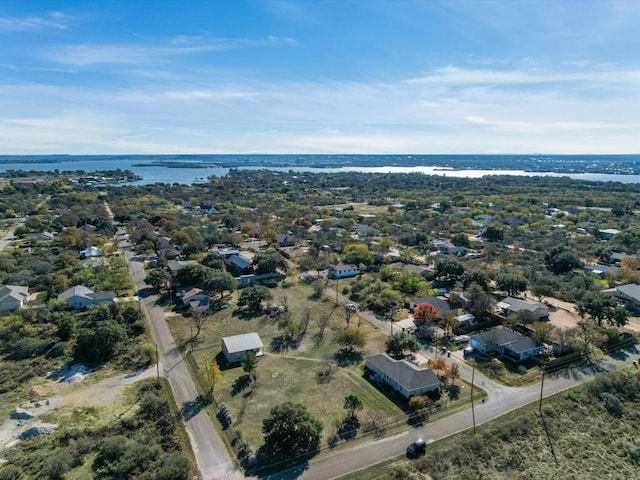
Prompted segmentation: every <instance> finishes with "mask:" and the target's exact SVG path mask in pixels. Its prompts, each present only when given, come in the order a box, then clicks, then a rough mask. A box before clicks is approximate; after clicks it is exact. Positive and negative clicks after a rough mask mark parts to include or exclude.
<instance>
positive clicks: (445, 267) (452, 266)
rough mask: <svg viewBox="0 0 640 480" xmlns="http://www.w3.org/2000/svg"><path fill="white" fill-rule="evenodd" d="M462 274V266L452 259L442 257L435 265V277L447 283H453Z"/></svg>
mask: <svg viewBox="0 0 640 480" xmlns="http://www.w3.org/2000/svg"><path fill="white" fill-rule="evenodd" d="M462 274H464V267H463V266H462V264H461V263H460V262H459V261H457V260H456V259H455V258H452V257H444V258H441V259H440V260H438V262H437V263H436V269H435V277H436V278H439V279H443V280H448V281H455V280H457V279H459V278H460V277H461V276H462Z"/></svg>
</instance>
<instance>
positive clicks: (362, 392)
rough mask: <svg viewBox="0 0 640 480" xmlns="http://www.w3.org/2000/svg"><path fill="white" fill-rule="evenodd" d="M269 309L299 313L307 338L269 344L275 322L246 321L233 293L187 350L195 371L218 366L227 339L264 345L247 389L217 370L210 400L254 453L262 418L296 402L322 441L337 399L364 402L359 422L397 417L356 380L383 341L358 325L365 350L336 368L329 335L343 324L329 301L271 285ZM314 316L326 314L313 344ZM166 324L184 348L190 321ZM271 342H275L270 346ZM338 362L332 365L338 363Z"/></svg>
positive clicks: (339, 411)
mask: <svg viewBox="0 0 640 480" xmlns="http://www.w3.org/2000/svg"><path fill="white" fill-rule="evenodd" d="M271 292H272V293H273V303H274V304H277V305H281V304H283V303H284V299H283V297H285V296H286V303H287V305H288V309H289V312H291V315H292V317H293V318H294V319H299V318H300V317H301V316H302V315H303V312H305V311H306V310H307V309H308V310H309V311H310V313H311V321H310V322H309V326H308V329H307V333H306V334H305V335H304V337H303V338H302V340H301V341H300V342H299V344H298V345H297V347H295V348H289V349H281V348H279V347H278V342H277V339H278V337H279V336H280V335H281V332H280V330H279V329H278V326H277V320H275V319H270V318H269V317H267V316H264V315H262V314H259V315H249V314H247V313H246V312H244V311H243V310H240V309H237V308H236V299H237V293H235V294H234V295H233V297H232V298H229V299H228V301H229V308H228V309H225V310H222V311H219V312H215V313H213V314H211V315H210V318H208V319H207V320H206V321H205V323H204V326H203V329H202V332H201V333H200V335H199V337H198V339H197V341H196V343H195V349H194V356H195V359H196V361H197V363H198V365H200V366H202V365H203V362H204V360H205V359H209V358H212V357H216V359H217V360H218V361H219V364H220V365H221V367H223V368H224V362H222V361H221V358H220V357H221V355H220V351H221V347H220V339H221V338H222V337H226V336H230V335H238V334H242V333H247V332H258V333H259V334H260V337H261V339H262V342H263V343H264V345H265V348H264V351H265V355H264V356H263V357H262V358H261V359H260V361H259V364H258V369H257V375H258V378H257V382H256V383H255V385H253V384H252V385H247V384H246V382H245V374H244V372H243V370H242V368H241V367H240V366H236V367H233V368H226V369H223V372H222V374H223V376H222V380H221V381H220V382H219V383H218V385H217V386H216V399H217V401H218V402H225V403H227V405H228V406H229V409H230V411H231V414H232V417H233V421H234V428H235V429H237V430H238V431H240V432H241V433H242V437H243V438H244V439H246V440H248V441H249V442H250V443H251V445H252V446H253V447H254V448H256V449H257V448H258V447H259V446H260V445H261V444H262V431H261V425H262V419H264V418H265V417H266V416H267V415H268V414H269V412H270V410H271V408H272V407H273V406H275V405H277V404H279V403H282V402H285V401H292V402H299V403H302V404H304V405H306V406H307V408H308V409H309V410H310V411H311V413H313V414H314V415H316V416H317V417H318V418H320V419H322V421H323V424H324V432H323V433H324V436H325V438H328V437H329V436H331V435H333V434H334V433H335V428H334V427H333V424H334V419H336V417H339V418H342V417H343V416H344V415H345V413H346V412H345V410H344V408H343V406H342V403H343V400H344V397H345V395H348V394H350V393H356V394H358V395H359V396H360V397H361V398H362V400H363V403H364V410H363V411H362V412H360V415H361V417H362V418H365V417H366V416H368V415H382V416H384V417H389V416H394V415H398V414H402V410H401V408H400V407H398V406H397V405H396V404H394V402H393V401H391V400H390V399H389V398H387V397H386V396H385V395H384V394H382V393H381V392H380V391H379V390H378V389H377V388H376V387H374V386H373V385H371V384H370V383H369V382H368V381H366V380H365V379H364V378H363V376H362V366H363V364H364V357H365V356H366V355H370V354H373V353H379V352H381V351H384V343H385V340H386V338H387V337H386V335H385V334H384V333H382V332H381V331H379V330H377V329H376V328H374V327H372V326H371V325H370V324H369V323H368V322H366V321H365V320H364V319H363V320H362V321H361V324H360V326H361V328H362V329H363V330H364V331H365V333H366V336H367V345H366V347H364V348H363V349H362V352H361V353H360V354H358V355H355V356H354V358H352V359H349V361H346V362H341V363H339V362H337V361H336V357H335V354H336V352H337V351H338V350H339V349H340V347H339V345H337V344H336V343H335V342H334V337H335V335H336V333H337V332H339V331H340V330H341V329H342V328H344V327H345V326H346V321H345V317H344V309H343V308H342V307H341V306H336V304H335V303H334V301H333V300H332V299H329V298H327V297H326V296H325V297H322V298H320V299H317V298H315V297H314V296H313V289H312V288H311V287H310V286H308V285H305V284H303V283H295V284H293V285H290V286H288V287H286V288H282V287H281V286H278V287H276V288H273V289H271ZM321 315H325V316H326V315H329V316H330V323H329V325H328V326H327V328H326V330H325V333H324V336H323V339H322V341H321V342H318V340H317V335H316V334H317V333H318V331H319V327H318V325H317V323H316V320H317V319H318V318H319V317H320V316H321ZM168 320H169V323H170V325H171V328H172V330H173V333H174V335H175V338H176V340H178V342H179V343H181V344H182V345H183V348H185V349H188V348H190V346H189V344H188V343H189V342H188V339H189V335H190V331H191V325H192V321H191V320H190V319H189V318H185V317H183V316H182V315H173V316H170V317H169V319H168ZM357 324H358V316H357V315H356V316H354V317H352V319H351V325H357ZM274 339H275V341H274ZM327 361H331V362H332V365H331V370H330V372H331V373H330V374H329V375H328V379H326V378H325V379H319V378H318V373H319V372H321V371H324V370H326V369H327V368H328V363H327ZM338 363H339V364H338Z"/></svg>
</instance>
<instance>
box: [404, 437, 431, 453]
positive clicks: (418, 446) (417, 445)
mask: <svg viewBox="0 0 640 480" xmlns="http://www.w3.org/2000/svg"><path fill="white" fill-rule="evenodd" d="M426 451H427V444H426V443H425V441H424V440H423V439H421V438H419V439H417V440H416V441H415V442H413V443H412V444H411V445H409V446H408V447H407V456H408V457H419V456H421V455H424V454H425V453H426Z"/></svg>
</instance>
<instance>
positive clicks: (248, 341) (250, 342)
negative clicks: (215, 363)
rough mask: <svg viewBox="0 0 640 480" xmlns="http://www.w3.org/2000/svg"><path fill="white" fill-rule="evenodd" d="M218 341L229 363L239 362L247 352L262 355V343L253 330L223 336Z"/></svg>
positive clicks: (257, 355)
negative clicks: (231, 335)
mask: <svg viewBox="0 0 640 480" xmlns="http://www.w3.org/2000/svg"><path fill="white" fill-rule="evenodd" d="M220 343H221V345H222V354H223V355H224V357H225V358H226V359H227V362H229V363H237V362H241V361H242V359H243V358H244V356H245V355H246V354H247V352H253V353H254V354H255V355H256V357H261V356H262V355H263V351H262V348H263V347H264V345H263V344H262V340H260V336H259V335H258V334H257V333H255V332H252V333H244V334H242V335H234V336H233V337H224V338H223V339H222V340H221V341H220Z"/></svg>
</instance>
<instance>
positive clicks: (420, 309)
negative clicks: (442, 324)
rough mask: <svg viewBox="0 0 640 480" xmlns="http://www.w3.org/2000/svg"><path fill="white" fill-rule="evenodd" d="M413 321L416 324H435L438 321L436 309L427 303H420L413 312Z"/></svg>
mask: <svg viewBox="0 0 640 480" xmlns="http://www.w3.org/2000/svg"><path fill="white" fill-rule="evenodd" d="M413 319H414V320H415V321H416V323H417V324H423V323H426V322H435V321H436V320H437V319H438V309H437V308H436V307H435V306H434V305H433V304H431V303H429V302H422V303H420V304H418V306H417V307H416V309H415V311H414V312H413Z"/></svg>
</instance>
